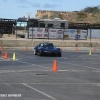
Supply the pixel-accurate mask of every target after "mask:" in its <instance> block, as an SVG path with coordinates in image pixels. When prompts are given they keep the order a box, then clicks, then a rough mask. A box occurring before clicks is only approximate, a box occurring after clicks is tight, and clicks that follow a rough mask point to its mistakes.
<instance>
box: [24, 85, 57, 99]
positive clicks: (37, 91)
mask: <svg viewBox="0 0 100 100" xmlns="http://www.w3.org/2000/svg"><path fill="white" fill-rule="evenodd" d="M23 85H24V86H26V87H28V88H30V89H32V90H34V91H36V92H38V93H40V94H42V95H44V96H46V97H48V98H50V99H52V100H57V99H56V98H54V97H52V96H50V95H48V94H46V93H44V92H42V91H40V90H38V89H36V88H33V87H31V86H29V85H27V84H25V83H23Z"/></svg>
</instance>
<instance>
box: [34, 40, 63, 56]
mask: <svg viewBox="0 0 100 100" xmlns="http://www.w3.org/2000/svg"><path fill="white" fill-rule="evenodd" d="M47 54H49V55H52V56H58V57H61V56H62V51H61V49H60V48H57V47H55V46H54V44H53V43H50V42H41V43H39V44H38V45H37V46H36V47H35V48H34V55H39V56H43V55H47Z"/></svg>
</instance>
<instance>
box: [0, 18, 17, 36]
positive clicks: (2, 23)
mask: <svg viewBox="0 0 100 100" xmlns="http://www.w3.org/2000/svg"><path fill="white" fill-rule="evenodd" d="M15 27H16V19H6V18H0V30H1V31H2V32H3V33H4V34H12V33H13V34H14V33H15Z"/></svg>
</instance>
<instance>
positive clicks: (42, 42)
mask: <svg viewBox="0 0 100 100" xmlns="http://www.w3.org/2000/svg"><path fill="white" fill-rule="evenodd" d="M41 43H44V44H51V42H41ZM52 44H53V43H52Z"/></svg>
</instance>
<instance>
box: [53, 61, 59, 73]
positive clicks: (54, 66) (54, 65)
mask: <svg viewBox="0 0 100 100" xmlns="http://www.w3.org/2000/svg"><path fill="white" fill-rule="evenodd" d="M52 71H55V72H57V71H58V68H57V62H56V60H54V64H53V68H52Z"/></svg>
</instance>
